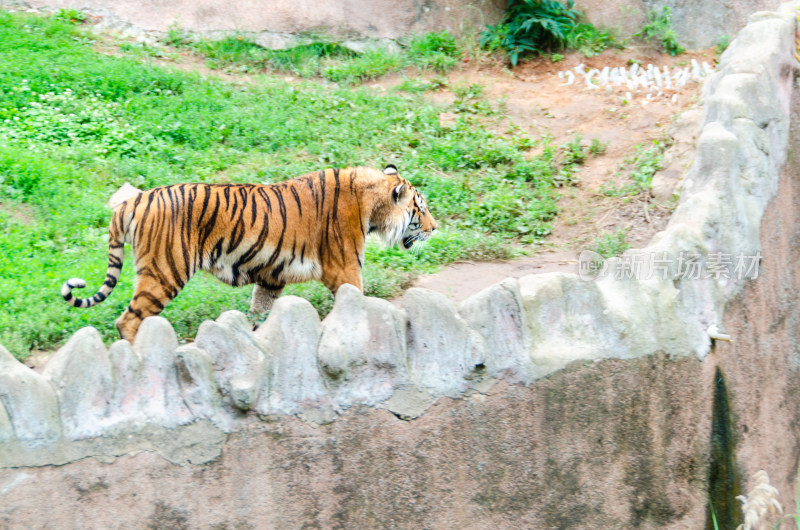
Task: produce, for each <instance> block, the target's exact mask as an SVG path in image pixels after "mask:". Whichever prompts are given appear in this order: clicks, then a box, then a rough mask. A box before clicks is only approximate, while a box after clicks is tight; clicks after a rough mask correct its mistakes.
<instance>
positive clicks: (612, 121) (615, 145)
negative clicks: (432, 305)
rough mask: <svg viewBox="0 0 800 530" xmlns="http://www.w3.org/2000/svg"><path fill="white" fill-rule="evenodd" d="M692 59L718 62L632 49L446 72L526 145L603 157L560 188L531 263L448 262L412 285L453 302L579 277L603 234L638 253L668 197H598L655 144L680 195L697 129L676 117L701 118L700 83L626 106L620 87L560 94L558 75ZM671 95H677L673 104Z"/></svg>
mask: <svg viewBox="0 0 800 530" xmlns="http://www.w3.org/2000/svg"><path fill="white" fill-rule="evenodd" d="M692 59H695V60H697V61H698V62H699V63H702V62H703V61H706V62H708V63H709V64H710V65H712V66H713V65H714V63H715V56H714V53H713V50H705V51H695V52H689V53H685V54H683V55H680V56H678V57H671V56H669V55H664V54H661V53H659V52H657V51H655V50H653V49H648V48H638V49H637V48H630V49H625V50H606V51H605V52H603V53H602V54H601V55H599V56H597V57H593V58H588V59H587V58H586V57H584V56H583V55H581V54H578V53H572V54H568V55H567V56H566V57H565V58H564V59H563V60H562V61H560V62H558V63H554V62H553V61H552V60H551V59H550V58H549V57H540V58H537V59H533V60H529V61H525V62H523V63H521V64H520V65H518V66H517V67H516V68H514V69H507V68H502V67H499V66H497V65H496V64H495V65H491V66H486V65H469V64H467V65H465V66H464V68H463V69H461V70H458V71H455V72H453V73H451V74H450V75H449V76H448V78H449V86H451V87H452V86H458V85H459V84H461V85H463V84H470V83H478V84H480V85H482V86H484V87H485V92H486V94H487V95H488V96H489V97H490V98H491V99H493V100H497V99H501V98H502V99H504V100H505V101H506V104H505V105H506V109H507V116H508V119H509V120H510V121H511V122H513V124H514V125H516V126H517V127H519V128H520V129H521V130H522V131H523V132H525V133H527V134H529V135H530V136H531V137H532V138H539V137H541V136H543V135H546V134H549V135H551V136H552V137H553V138H554V139H553V145H563V144H566V143H567V142H570V141H572V140H574V139H575V137H576V135H577V134H580V135H581V136H582V138H583V143H584V144H586V145H588V144H589V143H591V141H592V140H593V139H597V140H599V141H600V142H602V143H604V144H606V145H607V148H606V150H605V152H604V153H603V154H602V155H600V156H597V157H590V158H588V159H587V160H586V163H585V164H584V166H583V167H582V169H581V171H580V174H579V179H580V181H579V182H578V183H577V185H574V186H568V187H565V188H563V193H562V197H561V199H560V200H559V208H560V213H559V215H558V217H557V218H556V220H555V224H554V228H553V233H552V234H551V235H550V236H548V237H547V238H546V239H545V240H544V242H543V244H540V245H537V246H534V247H530V248H528V249H527V250H528V251H529V252H530V255H528V256H526V257H523V258H521V259H517V260H513V261H509V262H502V263H477V262H461V263H455V264H452V265H449V266H447V267H445V268H444V269H443V270H442V271H441V272H439V273H436V274H432V275H428V276H423V277H420V278H418V279H417V280H416V282H415V284H414V285H415V286H416V287H425V288H427V289H432V290H435V291H439V292H441V293H443V294H445V295H447V296H448V297H450V298H451V299H452V300H453V301H455V302H459V301H461V300H463V299H465V298H467V297H468V296H470V295H472V294H474V293H476V292H478V291H480V290H481V289H483V288H485V287H488V286H490V285H492V284H494V283H497V282H499V281H501V280H503V279H505V278H507V277H514V278H518V277H520V276H524V275H526V274H532V273H538V272H553V271H561V272H576V271H577V268H576V264H577V255H578V254H579V253H580V251H581V250H584V249H586V248H590V247H591V246H592V245H593V243H594V241H595V240H596V239H597V237H598V236H600V235H602V234H604V233H613V232H615V231H617V230H620V229H621V230H627V241H628V243H630V244H631V246H632V247H634V248H637V247H642V246H645V245H646V244H647V243H648V242H649V241H650V239H651V238H652V237H653V236H654V235H655V234H656V233H657V232H659V231H661V230H663V229H664V228H665V227H666V224H667V222H668V221H669V216H670V215H671V213H672V209H673V207H674V201H673V200H670V198H669V196H670V195H671V192H668V193H667V196H666V197H659V198H658V199H657V198H655V197H653V196H651V194H650V193H647V192H644V193H641V194H639V195H637V196H628V197H609V196H606V195H604V194H603V193H601V192H600V190H601V187H602V186H603V185H607V186H609V185H610V186H613V187H617V188H619V187H622V186H624V185H625V184H628V183H630V180H629V174H628V173H627V172H625V171H622V170H621V165H622V164H623V161H624V160H625V159H630V158H631V157H632V156H633V155H634V154H635V151H636V147H637V146H643V147H648V146H650V145H652V142H653V141H654V140H658V141H662V142H667V143H673V144H674V145H673V146H672V147H671V148H670V149H669V150H668V151H667V154H666V156H665V167H664V169H663V171H661V172H660V173H661V174H660V175H659V178H660V179H661V182H662V183H663V184H665V185H666V187H667V189H668V190H670V189H674V188H675V187H676V186H677V184H678V183H679V180H680V179H681V178H682V176H683V174H684V173H685V171H686V169H688V167H689V166H690V165H691V162H692V161H693V159H694V155H693V148H694V140H695V138H694V137H693V133H694V126H695V125H699V123H698V121H697V119H696V118H695V119H693V120H692V121H690V122H689V123H688V124H687V123H681V122H680V120H679V116H681V114H683V113H684V112H686V111H687V110H690V109H691V110H693V111H694V115H695V116H700V117H701V116H702V114H701V113H700V112H698V111H697V110H696V109H697V108H698V105H699V103H698V101H699V97H700V93H701V88H702V87H701V84H700V83H698V82H692V83H689V84H687V85H686V86H685V87H684V88H683V89H681V90H680V91H677V90H676V91H669V92H668V93H666V94H664V95H663V96H662V97H660V98H652V99H647V98H646V93H633V94H631V95H632V96H633V98H632V99H631V101H630V102H627V103H623V96H625V92H626V91H628V90H627V87H626V88H625V89H619V88H618V89H615V90H613V91H610V92H608V91H606V90H604V89H596V90H590V89H587V88H586V86H585V85H584V84H583V83H582V80H581V81H579V80H576V81H575V83H574V84H573V85H567V86H565V85H564V83H565V81H564V80H563V79H561V78H559V77H558V72H559V71H565V70H569V69H573V68H574V67H576V66H578V65H579V64H585V65H586V68H587V69H589V68H598V69H602V68H603V67H605V66H609V67H611V68H613V67H615V66H620V67H621V66H626V67H627V66H629V65H630V64H631V63H632V62H633V61H638V62H639V63H640V64H642V65H645V66H646V65H647V64H650V63H652V64H653V65H655V66H659V67H663V66H668V67H673V66H684V65H686V64H689V63H691V60H692ZM665 92H666V91H665ZM673 95H677V98H676V99H677V101H675V102H674V103H673V102H672V96H673ZM431 97H432V98H433V99H434V100H436V101H438V102H441V103H450V102H452V101H453V99H454V95H453V93H452V92H451V91H449V90H444V91H440V92H436V93H433V94H432V95H431Z"/></svg>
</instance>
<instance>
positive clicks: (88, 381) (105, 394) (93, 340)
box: [44, 328, 114, 439]
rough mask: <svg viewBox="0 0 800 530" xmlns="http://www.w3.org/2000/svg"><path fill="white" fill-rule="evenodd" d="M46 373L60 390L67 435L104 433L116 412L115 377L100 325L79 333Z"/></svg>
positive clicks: (51, 362) (77, 437) (59, 398)
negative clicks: (98, 329)
mask: <svg viewBox="0 0 800 530" xmlns="http://www.w3.org/2000/svg"><path fill="white" fill-rule="evenodd" d="M44 377H45V379H47V380H48V381H49V382H50V383H51V384H52V385H53V387H54V388H55V389H56V392H57V394H58V401H59V405H60V412H61V421H62V424H63V427H64V435H65V436H67V437H68V438H71V439H80V438H91V437H93V436H101V435H103V433H104V431H105V429H106V428H107V427H108V424H109V418H110V417H111V416H112V415H113V413H114V410H113V409H112V395H113V392H114V379H113V374H112V367H111V360H110V359H109V356H108V351H107V350H106V347H105V345H104V344H103V340H102V339H101V338H100V334H99V333H98V332H97V330H96V329H94V328H83V329H81V330H79V331H78V332H77V333H75V335H73V336H72V337H71V338H70V340H69V341H68V342H67V344H66V345H64V347H63V348H61V349H60V350H59V351H58V352H57V353H56V354H55V355H54V356H53V358H52V359H50V361H49V362H48V363H47V367H46V368H45V370H44Z"/></svg>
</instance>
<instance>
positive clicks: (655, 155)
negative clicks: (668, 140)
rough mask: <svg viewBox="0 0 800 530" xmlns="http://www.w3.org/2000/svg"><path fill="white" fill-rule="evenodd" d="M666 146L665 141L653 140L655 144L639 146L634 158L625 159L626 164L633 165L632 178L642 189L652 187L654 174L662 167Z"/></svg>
mask: <svg viewBox="0 0 800 530" xmlns="http://www.w3.org/2000/svg"><path fill="white" fill-rule="evenodd" d="M666 148H667V145H666V144H665V143H664V142H659V141H658V140H653V145H652V146H650V147H648V148H647V149H645V148H643V147H641V146H637V147H636V154H635V155H634V156H633V158H629V159H626V160H625V163H626V164H630V165H633V171H632V172H631V179H632V180H633V182H634V183H635V184H636V185H637V186H638V187H639V188H640V189H642V190H649V189H650V186H651V184H652V182H653V175H655V174H656V172H657V171H658V170H659V169H661V161H662V160H663V159H664V150H665V149H666Z"/></svg>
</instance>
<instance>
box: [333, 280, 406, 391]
mask: <svg viewBox="0 0 800 530" xmlns="http://www.w3.org/2000/svg"><path fill="white" fill-rule="evenodd" d="M319 366H320V368H321V369H322V372H323V374H324V375H325V376H326V383H327V386H328V387H329V388H330V389H331V390H332V392H333V396H332V397H333V399H334V401H335V402H336V403H337V404H338V405H339V406H343V405H344V406H349V405H351V404H354V403H361V404H374V403H377V402H379V401H382V400H384V399H386V398H388V397H389V396H391V395H392V391H393V389H394V387H396V386H400V385H404V384H406V383H407V382H408V369H407V368H406V320H405V316H404V315H403V313H402V312H401V311H400V310H398V309H397V308H395V307H394V306H393V305H392V304H391V303H390V302H387V301H386V300H380V299H377V298H369V297H365V296H364V295H363V294H362V293H361V291H360V290H359V289H358V288H356V287H353V286H352V285H349V284H345V285H342V286H341V287H340V288H339V290H338V292H337V293H336V302H335V304H334V306H333V310H332V311H331V312H330V314H329V315H328V316H327V317H326V318H325V320H324V321H323V322H322V332H321V337H320V341H319Z"/></svg>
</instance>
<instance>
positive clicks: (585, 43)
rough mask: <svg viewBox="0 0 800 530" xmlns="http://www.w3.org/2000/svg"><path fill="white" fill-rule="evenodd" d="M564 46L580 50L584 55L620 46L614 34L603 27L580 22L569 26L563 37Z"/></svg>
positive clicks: (598, 53)
mask: <svg viewBox="0 0 800 530" xmlns="http://www.w3.org/2000/svg"><path fill="white" fill-rule="evenodd" d="M564 44H565V46H566V47H567V48H570V49H572V50H577V51H579V52H581V53H582V54H583V55H584V56H585V57H594V56H596V55H600V54H601V53H603V51H605V50H607V49H608V48H622V44H621V43H620V42H619V41H618V40H617V39H616V38H615V37H614V35H613V34H612V33H611V32H610V31H608V30H605V29H600V28H596V27H594V26H592V25H591V24H586V23H581V24H576V25H575V26H573V27H572V28H570V30H569V32H568V33H567V35H566V37H565V43H564Z"/></svg>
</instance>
